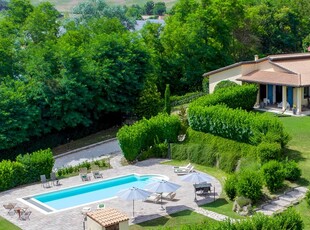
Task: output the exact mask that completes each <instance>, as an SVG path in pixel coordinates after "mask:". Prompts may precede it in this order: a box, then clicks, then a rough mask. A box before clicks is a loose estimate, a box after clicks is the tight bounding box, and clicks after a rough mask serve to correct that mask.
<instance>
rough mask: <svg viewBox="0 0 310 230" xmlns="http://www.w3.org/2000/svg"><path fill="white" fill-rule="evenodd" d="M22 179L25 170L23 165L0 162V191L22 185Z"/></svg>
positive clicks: (12, 162)
mask: <svg viewBox="0 0 310 230" xmlns="http://www.w3.org/2000/svg"><path fill="white" fill-rule="evenodd" d="M24 177H25V168H24V166H23V164H21V163H19V162H14V161H10V160H8V161H7V160H3V161H1V162H0V191H4V190H7V189H10V188H13V187H15V186H17V185H20V184H22V183H23V179H22V178H24Z"/></svg>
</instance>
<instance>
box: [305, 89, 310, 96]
mask: <svg viewBox="0 0 310 230" xmlns="http://www.w3.org/2000/svg"><path fill="white" fill-rule="evenodd" d="M309 88H310V87H304V98H309V97H310V90H309Z"/></svg>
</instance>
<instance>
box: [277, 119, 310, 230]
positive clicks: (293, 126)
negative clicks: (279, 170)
mask: <svg viewBox="0 0 310 230" xmlns="http://www.w3.org/2000/svg"><path fill="white" fill-rule="evenodd" d="M279 119H280V120H281V121H282V122H283V124H284V126H285V128H286V129H287V131H288V132H289V134H290V135H291V137H292V139H291V140H290V142H289V143H288V149H289V151H288V155H289V156H290V157H292V158H293V159H295V160H296V161H297V162H298V164H299V166H300V168H301V170H302V177H303V178H304V180H301V181H300V184H301V185H303V186H307V187H308V188H309V181H310V167H309V166H310V117H281V118H279ZM296 209H297V210H298V211H299V212H300V213H301V215H302V218H303V221H304V224H305V229H309V230H310V208H309V207H307V205H306V202H305V201H303V202H301V203H300V204H299V205H297V206H296Z"/></svg>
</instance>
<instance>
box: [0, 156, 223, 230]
mask: <svg viewBox="0 0 310 230" xmlns="http://www.w3.org/2000/svg"><path fill="white" fill-rule="evenodd" d="M121 157H122V155H121V154H116V155H115V157H113V158H111V164H112V165H114V166H115V164H116V165H117V164H118V163H115V162H117V161H118V162H119V159H120V158H121ZM113 159H114V160H115V161H114V160H113ZM161 161H162V160H160V159H149V160H146V161H142V162H138V163H137V164H135V165H128V166H123V167H116V168H112V169H108V170H105V171H103V179H107V178H112V177H116V176H120V175H127V174H131V173H137V174H161V175H165V176H168V177H169V179H170V181H172V182H174V183H177V184H180V185H181V188H180V189H178V190H177V195H176V198H175V199H174V200H173V201H166V200H165V201H163V205H164V207H165V210H164V211H162V210H160V204H155V203H150V202H142V201H136V202H135V210H136V212H135V216H136V217H135V218H132V202H127V201H122V200H120V199H118V198H113V199H110V200H105V201H103V202H104V204H105V206H106V207H114V208H117V209H119V210H121V211H123V212H124V213H127V214H128V216H129V217H131V219H130V224H135V223H140V222H144V221H147V220H151V219H154V218H158V217H161V216H165V215H167V214H171V213H175V212H179V211H182V210H186V209H190V210H194V211H198V212H199V213H204V214H205V215H207V216H209V217H211V218H212V217H213V218H217V219H223V218H224V217H222V216H220V214H211V213H210V212H209V211H203V210H201V209H200V208H198V206H200V205H202V204H205V203H210V202H212V201H214V197H215V199H217V198H218V197H219V195H220V194H221V193H222V187H221V184H220V182H219V181H218V180H217V179H216V178H214V177H211V179H212V180H211V181H210V182H211V184H212V186H214V187H215V192H214V193H213V194H212V193H211V194H210V195H209V196H207V197H201V196H198V201H194V188H193V186H192V185H191V184H189V183H187V182H183V181H182V180H181V178H180V177H179V176H178V175H176V174H175V173H174V172H173V169H172V166H170V165H163V164H160V162H161ZM118 166H119V165H118ZM100 180H101V179H96V180H95V179H92V181H90V182H82V181H81V179H80V177H79V176H75V177H70V178H66V179H63V180H61V181H60V182H61V184H62V185H61V186H54V187H51V188H43V187H42V186H41V184H40V183H37V184H32V185H28V186H22V187H18V188H15V189H11V190H8V191H5V192H2V193H0V197H1V200H0V206H1V207H2V205H3V204H5V203H8V202H14V203H18V205H24V204H22V203H21V201H19V200H17V199H18V198H22V197H25V196H30V195H33V194H39V193H44V192H50V191H56V190H60V189H64V188H67V187H71V186H75V185H81V184H86V183H92V182H94V181H100ZM98 203H102V201H101V202H99V201H98V202H96V203H93V204H90V205H84V206H89V207H91V208H92V210H95V209H96V207H97V205H98ZM84 206H80V207H76V208H72V209H69V210H66V211H61V212H58V213H53V214H48V215H45V214H43V213H41V212H40V211H38V210H37V209H35V208H33V207H30V210H31V211H32V214H31V216H30V220H27V221H21V220H18V216H17V215H8V214H7V212H6V210H5V209H4V208H1V209H0V215H1V216H3V217H4V218H6V219H8V220H9V221H11V222H12V223H14V224H15V225H17V226H19V227H20V228H22V229H25V230H38V229H46V230H55V229H57V230H71V229H72V230H73V229H74V230H76V229H83V216H82V214H81V210H82V208H83V207H84Z"/></svg>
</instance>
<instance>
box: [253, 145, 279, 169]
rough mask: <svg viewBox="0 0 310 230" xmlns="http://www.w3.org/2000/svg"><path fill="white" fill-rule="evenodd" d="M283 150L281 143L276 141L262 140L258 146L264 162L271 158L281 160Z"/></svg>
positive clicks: (260, 156) (258, 152) (261, 159)
mask: <svg viewBox="0 0 310 230" xmlns="http://www.w3.org/2000/svg"><path fill="white" fill-rule="evenodd" d="M281 150H282V149H281V145H280V144H279V143H276V142H273V143H267V142H262V143H260V144H259V145H258V146H257V154H258V157H259V158H260V161H261V163H262V164H264V163H266V162H268V161H270V160H279V159H280V154H281Z"/></svg>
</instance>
